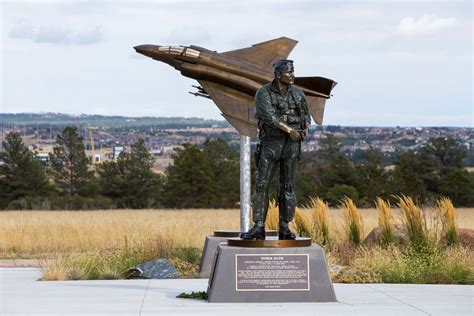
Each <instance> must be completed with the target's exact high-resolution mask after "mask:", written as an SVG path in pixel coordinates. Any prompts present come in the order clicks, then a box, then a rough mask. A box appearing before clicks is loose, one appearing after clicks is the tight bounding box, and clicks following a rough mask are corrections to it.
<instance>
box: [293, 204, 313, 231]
mask: <svg viewBox="0 0 474 316" xmlns="http://www.w3.org/2000/svg"><path fill="white" fill-rule="evenodd" d="M293 225H294V229H295V231H296V234H297V235H298V236H300V237H311V224H310V222H309V220H308V217H307V216H306V215H305V214H304V213H303V211H302V210H301V209H299V208H298V207H297V208H296V209H295V219H294V220H293Z"/></svg>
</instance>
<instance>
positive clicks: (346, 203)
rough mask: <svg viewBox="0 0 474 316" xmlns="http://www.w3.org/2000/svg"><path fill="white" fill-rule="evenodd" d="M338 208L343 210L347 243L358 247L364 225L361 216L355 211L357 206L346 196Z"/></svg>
mask: <svg viewBox="0 0 474 316" xmlns="http://www.w3.org/2000/svg"><path fill="white" fill-rule="evenodd" d="M340 208H341V209H343V210H344V229H345V230H346V233H347V236H348V238H349V242H350V243H352V244H353V245H356V246H359V245H360V244H361V243H362V234H363V227H364V223H363V220H362V216H361V215H360V213H359V211H358V210H357V206H356V205H355V204H354V201H352V200H351V199H350V198H348V197H347V196H346V197H344V198H343V199H342V201H341V204H340Z"/></svg>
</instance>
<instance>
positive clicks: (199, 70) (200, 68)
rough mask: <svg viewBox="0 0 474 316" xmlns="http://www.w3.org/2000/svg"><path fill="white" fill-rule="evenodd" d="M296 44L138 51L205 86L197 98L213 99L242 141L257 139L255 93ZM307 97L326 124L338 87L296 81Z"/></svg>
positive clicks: (328, 82) (306, 79)
mask: <svg viewBox="0 0 474 316" xmlns="http://www.w3.org/2000/svg"><path fill="white" fill-rule="evenodd" d="M297 43H298V42H297V41H295V40H292V39H290V38H287V37H280V38H278V39H274V40H270V41H267V42H263V43H259V44H255V45H252V47H247V48H242V49H237V50H232V51H228V52H224V53H217V52H215V51H211V50H208V49H205V48H202V47H199V46H194V45H191V46H189V47H188V46H159V45H140V46H136V47H134V48H135V50H136V51H137V53H140V54H143V55H145V56H148V57H151V58H153V59H156V60H158V61H162V62H164V63H167V64H169V65H170V66H172V67H174V68H175V69H177V70H179V71H180V72H181V74H182V75H183V76H185V77H189V78H193V79H196V80H197V81H198V82H199V84H200V85H201V86H193V87H195V88H197V92H190V93H192V94H194V95H196V96H201V97H206V98H210V99H212V100H213V101H214V103H215V104H216V105H217V107H218V108H219V109H220V110H221V111H222V113H223V114H222V115H223V116H224V117H225V118H226V119H227V121H229V123H230V124H232V126H234V127H235V128H236V129H237V130H238V131H239V132H240V134H242V135H245V136H251V137H253V136H255V135H256V133H257V120H256V119H255V115H254V111H253V108H254V96H255V92H256V91H257V89H258V88H260V87H261V86H262V85H264V84H266V83H268V82H271V81H272V79H273V68H272V65H273V63H275V62H276V61H278V60H280V59H286V58H287V57H288V55H289V54H290V52H291V51H292V50H293V48H294V47H295V46H296V44H297ZM294 84H295V85H296V86H297V87H299V88H300V89H302V90H303V91H304V93H305V94H306V99H307V101H308V105H309V111H310V113H311V116H312V117H313V119H314V121H315V122H316V123H317V124H320V125H321V124H322V122H323V114H324V106H325V103H326V99H329V97H330V96H331V90H332V89H333V88H334V86H335V85H336V82H335V81H333V80H330V79H326V78H322V77H297V78H295V83H294Z"/></svg>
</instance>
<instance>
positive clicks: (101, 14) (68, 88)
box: [0, 0, 474, 127]
mask: <svg viewBox="0 0 474 316" xmlns="http://www.w3.org/2000/svg"><path fill="white" fill-rule="evenodd" d="M0 2H1V7H0V8H1V36H2V37H1V85H0V87H1V91H0V95H1V112H9V113H19V112H63V113H71V114H80V113H87V114H103V115H128V116H186V117H191V116H194V117H202V118H217V119H221V118H222V117H221V116H220V112H219V110H218V109H217V107H216V106H215V105H214V104H213V103H212V101H210V100H206V99H202V98H196V97H195V96H192V95H190V94H188V91H191V90H193V89H192V88H191V85H192V84H196V82H195V81H194V80H191V79H188V78H185V77H183V76H181V75H180V73H179V72H177V71H176V70H174V69H173V68H171V67H169V66H168V65H166V64H163V63H160V62H157V61H154V60H152V59H149V58H146V57H143V56H141V55H139V54H137V53H135V51H134V50H133V46H135V45H139V44H159V45H170V44H178V45H190V44H195V45H198V46H203V47H206V48H209V49H212V50H217V51H219V52H224V51H227V50H233V49H237V48H242V47H247V46H250V45H252V44H255V43H259V42H262V41H266V40H270V39H274V38H277V37H281V36H287V37H290V38H293V39H296V40H298V41H299V44H298V45H297V46H296V48H295V49H294V50H293V52H292V54H291V55H290V58H291V59H294V60H295V71H296V75H297V76H323V77H327V78H331V79H333V80H335V81H337V82H338V85H337V87H336V88H335V89H334V90H333V94H334V96H333V98H332V99H330V100H329V101H328V103H327V106H326V112H325V121H324V124H331V125H370V126H397V125H399V126H468V127H469V126H470V127H472V126H473V122H474V110H473V7H472V1H457V0H449V1H448V0H446V1H395V0H392V1H387V0H379V1H370V0H369V1H367V0H366V1H334V0H332V1H256V0H253V1H151V0H147V1H131V0H130V1H124V0H122V1H67V0H62V1H28V2H27V1H18V0H17V1H4V0H0Z"/></svg>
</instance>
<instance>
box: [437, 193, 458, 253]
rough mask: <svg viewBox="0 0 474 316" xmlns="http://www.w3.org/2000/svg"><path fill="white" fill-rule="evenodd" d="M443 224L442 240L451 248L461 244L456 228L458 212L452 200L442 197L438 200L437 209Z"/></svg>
mask: <svg viewBox="0 0 474 316" xmlns="http://www.w3.org/2000/svg"><path fill="white" fill-rule="evenodd" d="M436 210H437V211H438V214H439V217H440V222H441V227H442V229H441V238H442V240H443V241H444V243H446V244H447V245H449V246H453V245H456V244H457V243H458V242H459V236H458V233H457V227H456V211H455V210H454V206H453V203H452V202H451V200H450V199H448V198H446V197H442V198H440V199H439V200H438V203H437V209H436Z"/></svg>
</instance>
